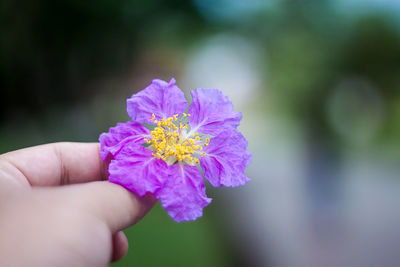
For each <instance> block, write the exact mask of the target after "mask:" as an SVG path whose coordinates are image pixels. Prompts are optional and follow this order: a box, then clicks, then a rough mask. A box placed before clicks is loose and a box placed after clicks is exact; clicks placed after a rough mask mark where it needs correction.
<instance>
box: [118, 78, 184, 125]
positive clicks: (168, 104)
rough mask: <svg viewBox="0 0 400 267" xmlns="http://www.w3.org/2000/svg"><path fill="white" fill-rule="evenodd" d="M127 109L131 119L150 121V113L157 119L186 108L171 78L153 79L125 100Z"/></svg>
mask: <svg viewBox="0 0 400 267" xmlns="http://www.w3.org/2000/svg"><path fill="white" fill-rule="evenodd" d="M126 103H127V111H128V114H129V116H130V117H131V118H132V120H134V121H137V122H141V123H151V122H150V119H151V117H152V114H154V115H155V117H156V119H157V120H160V119H165V118H167V117H172V116H173V115H174V114H181V113H183V112H184V111H185V110H186V108H187V101H186V99H185V96H184V94H183V92H182V91H181V89H179V88H178V86H176V85H175V79H174V78H172V79H171V81H170V82H169V83H167V82H166V81H163V80H158V79H155V80H153V81H152V83H151V84H150V85H149V86H147V87H146V88H145V89H143V90H142V91H140V92H138V93H137V94H134V95H132V97H131V98H129V99H128V100H127V102H126Z"/></svg>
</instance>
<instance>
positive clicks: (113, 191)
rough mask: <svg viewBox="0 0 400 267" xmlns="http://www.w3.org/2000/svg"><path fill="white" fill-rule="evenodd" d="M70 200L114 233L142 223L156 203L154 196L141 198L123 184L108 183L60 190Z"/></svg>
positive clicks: (93, 183)
mask: <svg viewBox="0 0 400 267" xmlns="http://www.w3.org/2000/svg"><path fill="white" fill-rule="evenodd" d="M59 190H62V191H63V192H64V193H65V194H66V195H64V197H65V198H66V200H68V201H70V202H73V203H75V205H76V208H78V209H84V212H85V213H88V214H92V215H93V216H95V217H97V218H98V219H100V220H101V221H103V222H104V223H106V224H107V226H108V227H109V229H110V230H111V232H112V233H116V232H118V231H121V230H123V229H125V228H127V227H128V226H131V225H133V224H135V223H136V222H138V221H139V220H140V219H141V218H142V217H143V216H144V215H145V214H147V212H149V211H150V209H151V208H152V207H153V206H154V204H155V203H156V201H157V200H156V199H155V198H154V196H150V195H146V196H144V197H142V198H141V197H138V196H136V195H135V194H133V193H132V192H130V191H128V190H126V189H125V188H123V187H122V186H120V185H116V184H113V183H110V182H108V181H101V182H92V183H86V184H80V185H72V186H68V187H64V188H59Z"/></svg>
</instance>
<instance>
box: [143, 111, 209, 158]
mask: <svg viewBox="0 0 400 267" xmlns="http://www.w3.org/2000/svg"><path fill="white" fill-rule="evenodd" d="M187 116H190V115H189V114H186V113H182V115H181V117H180V118H179V114H175V115H173V116H172V117H169V118H166V119H160V120H156V119H155V115H154V114H152V117H151V119H150V121H153V123H155V124H156V127H155V128H154V130H153V131H151V133H150V137H148V138H146V139H145V142H146V143H147V144H148V145H149V146H148V148H149V149H151V150H152V151H153V154H152V155H153V156H154V157H156V158H157V159H162V160H164V161H165V162H166V163H167V164H168V165H172V164H175V163H178V162H179V163H183V164H188V165H195V164H198V163H199V159H198V158H199V157H200V156H201V157H202V156H204V153H200V152H199V151H202V150H203V146H207V145H208V142H209V139H206V141H204V140H203V141H202V140H201V138H200V137H199V134H198V133H194V134H192V135H190V136H188V133H187V131H188V126H189V125H188V124H187V123H184V122H183V121H184V120H182V119H181V118H186V117H187ZM178 120H179V121H178Z"/></svg>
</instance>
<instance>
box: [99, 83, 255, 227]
mask: <svg viewBox="0 0 400 267" xmlns="http://www.w3.org/2000/svg"><path fill="white" fill-rule="evenodd" d="M192 98H193V102H192V104H191V105H190V106H189V109H188V113H185V111H186V108H187V101H186V100H185V97H184V95H183V92H182V91H181V90H180V89H179V88H178V87H177V86H176V85H175V79H173V78H172V79H171V81H170V82H169V83H167V82H165V81H162V80H153V81H152V83H151V84H150V85H149V86H147V87H146V88H145V89H143V90H142V91H140V92H139V93H137V94H134V95H132V97H131V98H129V99H128V100H127V111H128V114H129V116H130V117H131V118H132V121H128V122H126V123H118V124H117V125H116V126H115V127H113V128H110V130H109V132H108V133H103V134H101V135H100V139H99V140H100V145H101V150H100V156H101V158H102V159H103V160H104V161H107V160H110V163H109V166H108V173H109V178H108V179H109V181H110V182H113V183H116V184H119V185H122V186H124V187H125V188H127V189H129V190H130V191H132V192H134V193H135V194H137V195H139V196H141V197H143V196H144V195H146V194H152V195H154V196H155V197H156V198H157V199H160V201H161V204H162V206H163V207H164V208H165V209H166V211H167V212H168V214H169V215H170V216H171V217H172V218H173V219H174V220H175V221H177V222H181V221H189V220H195V219H196V218H198V217H201V216H202V214H203V208H204V207H205V206H207V205H208V204H210V202H211V199H210V198H208V197H207V195H206V192H205V186H204V180H203V176H204V178H205V179H207V180H208V181H209V182H210V183H211V185H213V186H215V187H220V186H231V187H234V186H238V185H244V184H245V183H246V182H248V181H249V178H248V177H247V176H246V175H245V174H244V169H245V168H246V167H247V165H248V164H249V163H250V160H251V154H250V152H248V151H247V141H246V139H245V138H244V137H243V135H242V134H241V133H240V132H239V131H238V130H237V129H236V128H237V126H238V125H239V123H240V120H241V118H242V116H241V113H240V112H235V111H234V109H233V105H232V103H231V101H229V99H228V98H227V97H226V96H224V95H223V94H222V93H221V91H219V90H217V89H196V90H194V91H192ZM142 124H150V125H151V124H152V127H150V128H151V129H152V130H150V129H148V128H146V127H145V126H143V125H142ZM200 167H201V169H202V173H201V172H200V171H199V168H200Z"/></svg>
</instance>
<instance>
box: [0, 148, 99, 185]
mask: <svg viewBox="0 0 400 267" xmlns="http://www.w3.org/2000/svg"><path fill="white" fill-rule="evenodd" d="M99 149H100V146H99V144H98V143H53V144H47V145H41V146H35V147H31V148H25V149H20V150H16V151H13V152H9V153H6V154H3V155H0V178H2V177H4V178H10V179H14V180H16V181H17V182H20V183H23V184H26V185H28V184H30V185H32V186H52V185H61V184H73V183H83V182H90V181H95V180H105V179H106V171H105V170H106V164H105V163H104V162H103V161H102V160H101V159H100V156H99Z"/></svg>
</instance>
